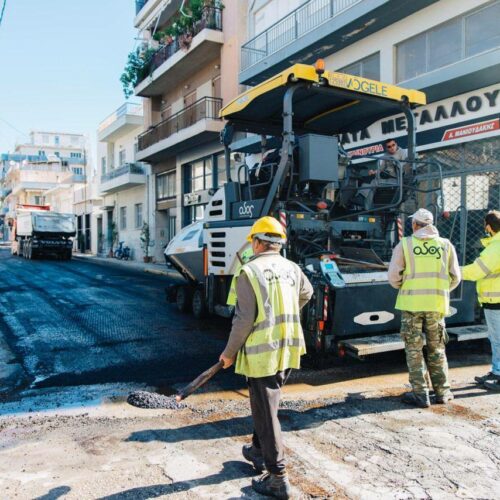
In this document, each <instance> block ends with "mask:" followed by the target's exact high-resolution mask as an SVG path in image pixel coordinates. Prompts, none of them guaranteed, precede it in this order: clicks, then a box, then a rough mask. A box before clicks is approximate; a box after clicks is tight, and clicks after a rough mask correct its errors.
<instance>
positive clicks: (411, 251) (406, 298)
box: [388, 208, 460, 408]
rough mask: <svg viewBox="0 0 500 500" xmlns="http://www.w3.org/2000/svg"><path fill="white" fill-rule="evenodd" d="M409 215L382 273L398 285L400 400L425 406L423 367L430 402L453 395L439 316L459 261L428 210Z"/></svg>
mask: <svg viewBox="0 0 500 500" xmlns="http://www.w3.org/2000/svg"><path fill="white" fill-rule="evenodd" d="M411 219H412V229H413V235H412V236H409V237H406V238H403V239H402V240H401V241H400V242H399V244H398V245H397V246H396V247H395V248H394V251H393V254H392V259H391V263H390V265H389V273H388V274H389V283H390V284H391V285H392V286H393V287H394V288H398V289H399V293H398V298H397V301H396V309H399V310H400V311H401V337H402V338H403V340H404V343H405V351H406V363H407V365H408V371H409V378H410V384H411V386H412V392H408V393H406V394H404V395H403V399H402V401H403V402H404V403H407V404H411V405H414V406H418V407H420V408H428V407H429V406H430V404H431V403H430V399H429V387H428V385H427V380H426V378H427V369H428V370H429V373H430V378H431V382H432V387H433V389H434V394H435V401H436V403H441V404H446V403H448V402H449V401H451V400H452V399H453V394H452V392H451V390H450V383H449V380H448V362H447V359H446V350H445V345H446V343H447V342H448V335H447V333H446V329H445V323H444V318H445V316H446V315H448V314H449V312H450V292H451V291H452V290H453V289H454V288H456V287H457V286H458V284H459V283H460V267H459V265H458V259H457V254H456V251H455V247H454V246H453V245H452V243H451V242H450V241H449V240H447V239H445V238H441V237H440V236H439V233H438V230H437V229H436V227H435V226H434V225H433V224H434V217H433V216H432V213H431V212H429V211H428V210H426V209H425V208H420V209H419V210H417V211H416V212H415V213H414V214H413V215H412V216H411ZM422 331H423V332H424V333H425V339H426V344H427V364H426V362H425V359H424V355H423V347H424V342H423V337H422Z"/></svg>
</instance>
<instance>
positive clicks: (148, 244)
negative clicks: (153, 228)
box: [141, 222, 155, 262]
mask: <svg viewBox="0 0 500 500" xmlns="http://www.w3.org/2000/svg"><path fill="white" fill-rule="evenodd" d="M154 246H155V242H154V240H152V239H151V232H150V230H149V224H148V223H147V222H144V223H143V224H142V229H141V248H142V251H143V252H144V262H149V261H150V257H149V249H150V248H152V247H154Z"/></svg>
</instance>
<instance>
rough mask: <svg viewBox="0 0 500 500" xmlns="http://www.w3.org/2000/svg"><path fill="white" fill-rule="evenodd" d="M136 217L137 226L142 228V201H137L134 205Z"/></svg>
mask: <svg viewBox="0 0 500 500" xmlns="http://www.w3.org/2000/svg"><path fill="white" fill-rule="evenodd" d="M134 219H135V227H136V228H137V229H140V228H141V227H142V203H137V204H136V205H135V206H134Z"/></svg>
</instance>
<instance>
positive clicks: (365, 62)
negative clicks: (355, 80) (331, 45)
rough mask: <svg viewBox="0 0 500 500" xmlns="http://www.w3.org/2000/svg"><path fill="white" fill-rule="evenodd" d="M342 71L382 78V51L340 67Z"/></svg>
mask: <svg viewBox="0 0 500 500" xmlns="http://www.w3.org/2000/svg"><path fill="white" fill-rule="evenodd" d="M339 71H340V72H341V73H347V74H349V75H354V76H361V77H362V78H370V79H371V80H380V52H377V53H376V54H373V55H371V56H368V57H365V58H364V59H361V60H359V61H357V62H355V63H352V64H349V65H348V66H344V67H343V68H341V69H339Z"/></svg>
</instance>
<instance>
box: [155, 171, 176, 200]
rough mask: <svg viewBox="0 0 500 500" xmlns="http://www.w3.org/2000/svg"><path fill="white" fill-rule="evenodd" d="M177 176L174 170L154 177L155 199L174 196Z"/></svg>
mask: <svg viewBox="0 0 500 500" xmlns="http://www.w3.org/2000/svg"><path fill="white" fill-rule="evenodd" d="M176 181H177V176H176V173H175V170H174V171H172V172H168V173H166V174H160V175H158V176H157V177H156V198H157V199H158V200H162V199H164V198H172V197H174V196H175V195H176V189H175V184H176Z"/></svg>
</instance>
